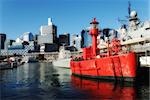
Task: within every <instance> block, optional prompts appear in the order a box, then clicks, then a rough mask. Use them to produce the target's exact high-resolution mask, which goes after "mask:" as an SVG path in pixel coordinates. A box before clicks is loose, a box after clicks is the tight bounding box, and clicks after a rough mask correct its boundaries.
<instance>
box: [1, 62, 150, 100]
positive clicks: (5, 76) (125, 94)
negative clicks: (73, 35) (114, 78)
mask: <svg viewBox="0 0 150 100" xmlns="http://www.w3.org/2000/svg"><path fill="white" fill-rule="evenodd" d="M146 71H147V70H146ZM140 72H141V70H140ZM141 73H142V75H139V76H142V77H141V78H138V81H137V82H136V84H135V85H136V86H135V88H136V91H135V88H134V87H133V86H131V85H130V84H129V85H126V84H118V83H115V82H102V81H95V80H86V79H80V78H78V77H74V76H71V71H70V69H64V68H58V67H54V66H52V65H51V64H50V63H29V64H24V65H22V66H20V67H18V68H15V69H12V70H1V71H0V76H1V78H0V89H1V90H0V96H1V97H0V98H1V99H2V100H7V99H8V100H22V99H24V100H53V99H55V100H62V99H63V100H66V99H69V100H72V99H75V100H78V99H79V100H88V99H92V100H93V99H94V100H99V99H102V100H103V99H106V100H108V99H114V100H118V99H120V100H125V99H126V100H134V99H135V97H136V99H139V98H140V99H143V98H144V99H145V98H148V97H149V84H148V82H147V80H148V79H149V77H148V78H147V80H146V79H145V75H144V73H145V71H144V72H141ZM146 76H147V74H146ZM145 82H146V83H147V84H145Z"/></svg>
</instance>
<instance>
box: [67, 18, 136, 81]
mask: <svg viewBox="0 0 150 100" xmlns="http://www.w3.org/2000/svg"><path fill="white" fill-rule="evenodd" d="M90 24H91V25H92V26H91V29H90V31H89V34H90V35H91V37H92V46H90V47H86V48H83V54H82V56H81V57H78V58H77V57H74V58H72V60H71V62H70V66H71V71H72V74H73V75H76V76H81V77H87V78H98V79H113V80H116V79H117V80H120V79H121V80H124V81H134V80H135V77H136V63H137V62H136V54H135V52H133V51H126V52H124V51H123V50H122V47H121V44H120V40H118V39H117V38H114V39H112V40H111V41H107V52H106V53H100V48H97V36H98V35H99V33H100V30H99V29H98V24H99V23H98V22H97V21H96V18H94V20H93V21H92V22H91V23H90Z"/></svg>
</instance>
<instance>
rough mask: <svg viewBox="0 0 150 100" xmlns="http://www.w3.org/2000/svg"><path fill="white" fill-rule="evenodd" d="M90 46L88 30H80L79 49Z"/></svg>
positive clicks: (90, 39)
mask: <svg viewBox="0 0 150 100" xmlns="http://www.w3.org/2000/svg"><path fill="white" fill-rule="evenodd" d="M91 44H92V38H91V36H90V35H89V32H88V30H82V31H81V47H82V48H84V47H88V46H91Z"/></svg>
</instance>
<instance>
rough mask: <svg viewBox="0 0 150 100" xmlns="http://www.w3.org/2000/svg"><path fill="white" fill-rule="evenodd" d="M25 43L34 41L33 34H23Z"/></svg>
mask: <svg viewBox="0 0 150 100" xmlns="http://www.w3.org/2000/svg"><path fill="white" fill-rule="evenodd" d="M23 41H27V42H29V41H33V34H32V33H31V32H25V33H23Z"/></svg>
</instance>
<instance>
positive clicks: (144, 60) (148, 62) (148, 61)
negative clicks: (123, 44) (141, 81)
mask: <svg viewBox="0 0 150 100" xmlns="http://www.w3.org/2000/svg"><path fill="white" fill-rule="evenodd" d="M140 64H141V66H146V67H150V56H145V57H144V56H143V57H140Z"/></svg>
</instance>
